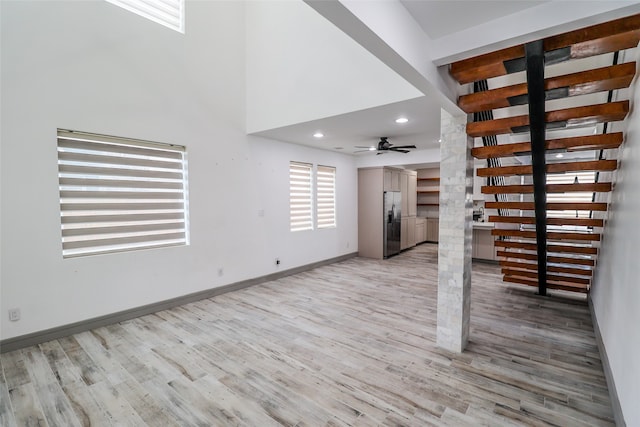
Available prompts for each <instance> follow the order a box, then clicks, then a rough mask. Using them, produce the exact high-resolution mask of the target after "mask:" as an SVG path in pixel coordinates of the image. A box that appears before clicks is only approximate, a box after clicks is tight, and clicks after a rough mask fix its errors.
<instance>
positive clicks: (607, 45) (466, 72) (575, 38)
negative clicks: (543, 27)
mask: <svg viewBox="0 0 640 427" xmlns="http://www.w3.org/2000/svg"><path fill="white" fill-rule="evenodd" d="M639 28H640V15H633V16H628V17H624V18H620V19H616V20H613V21H609V22H605V23H602V24H597V25H592V26H590V27H587V28H582V29H579V30H575V31H569V32H566V33H563V34H559V35H556V36H551V37H547V38H545V39H544V40H543V48H544V50H545V51H546V52H547V51H553V50H557V49H562V48H567V47H570V52H569V57H570V58H574V59H575V58H585V57H588V56H593V55H600V54H603V53H608V52H615V51H617V50H622V49H629V48H632V47H635V46H637V44H638V41H640V31H638V29H639ZM523 57H524V45H517V46H512V47H508V48H505V49H501V50H498V51H495V52H490V53H486V54H483V55H478V56H475V57H472V58H468V59H463V60H461V61H457V62H454V63H452V64H451V68H450V74H451V75H452V76H453V78H455V79H456V80H457V81H458V82H459V83H460V84H466V83H471V82H474V81H478V80H484V79H488V78H491V77H497V76H502V75H505V74H507V69H506V67H505V61H512V60H516V59H519V58H523Z"/></svg>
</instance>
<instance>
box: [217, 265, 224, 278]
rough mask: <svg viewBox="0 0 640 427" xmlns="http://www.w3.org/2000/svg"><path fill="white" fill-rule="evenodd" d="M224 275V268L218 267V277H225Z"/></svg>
mask: <svg viewBox="0 0 640 427" xmlns="http://www.w3.org/2000/svg"><path fill="white" fill-rule="evenodd" d="M223 275H224V268H222V267H218V276H223Z"/></svg>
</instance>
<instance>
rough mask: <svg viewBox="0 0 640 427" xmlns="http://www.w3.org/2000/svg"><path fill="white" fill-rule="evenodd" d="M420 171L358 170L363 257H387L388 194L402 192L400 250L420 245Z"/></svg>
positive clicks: (380, 168) (359, 238)
mask: <svg viewBox="0 0 640 427" xmlns="http://www.w3.org/2000/svg"><path fill="white" fill-rule="evenodd" d="M416 177H417V173H416V171H410V170H405V169H397V168H390V167H377V168H375V167H374V168H362V169H358V252H359V255H360V256H362V257H368V258H378V259H382V258H383V257H384V250H383V248H384V233H383V230H384V224H385V221H384V213H383V195H384V192H385V191H399V192H400V193H401V202H400V214H401V220H400V250H404V249H408V248H411V247H413V246H415V245H416V239H417V237H416V211H417V209H416V182H417V181H416Z"/></svg>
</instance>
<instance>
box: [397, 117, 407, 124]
mask: <svg viewBox="0 0 640 427" xmlns="http://www.w3.org/2000/svg"><path fill="white" fill-rule="evenodd" d="M408 121H409V119H407V118H406V117H399V118H397V119H396V123H407V122H408Z"/></svg>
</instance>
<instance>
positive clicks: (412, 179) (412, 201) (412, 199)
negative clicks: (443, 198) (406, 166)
mask: <svg viewBox="0 0 640 427" xmlns="http://www.w3.org/2000/svg"><path fill="white" fill-rule="evenodd" d="M407 181H408V182H407V195H408V197H407V199H408V200H407V201H408V203H409V216H410V217H414V216H416V215H417V214H418V177H417V175H416V174H408V175H407Z"/></svg>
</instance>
